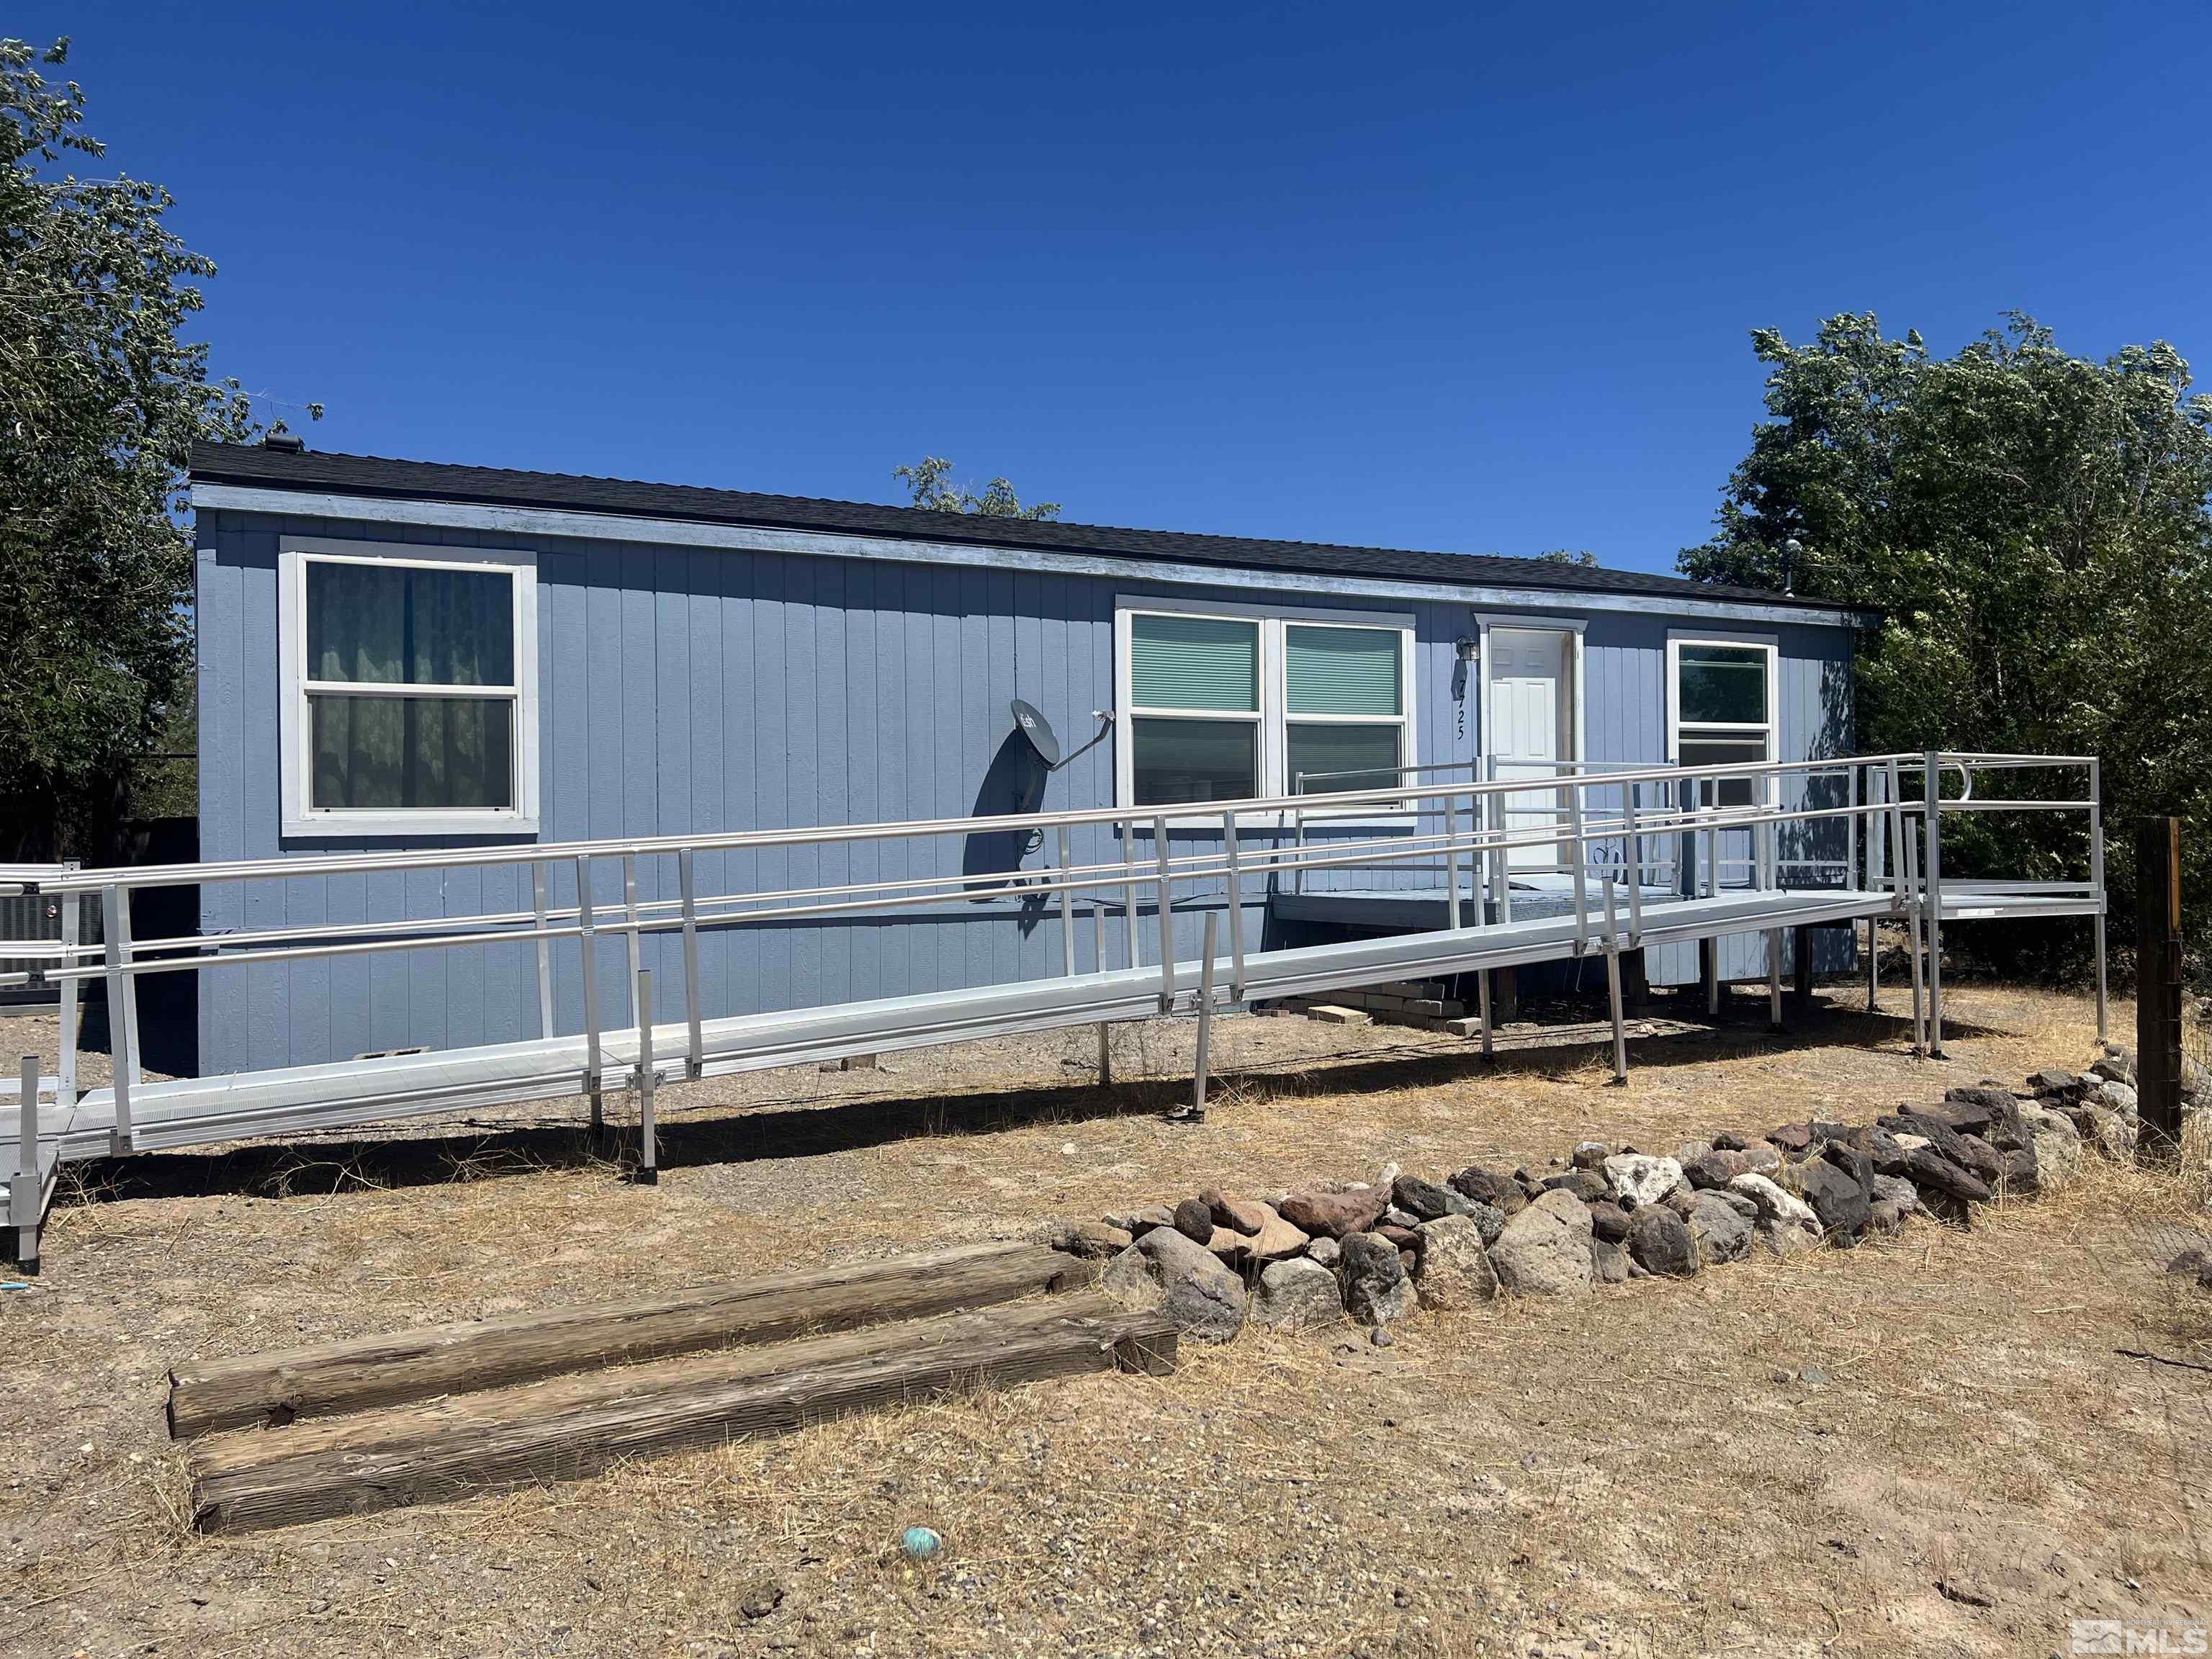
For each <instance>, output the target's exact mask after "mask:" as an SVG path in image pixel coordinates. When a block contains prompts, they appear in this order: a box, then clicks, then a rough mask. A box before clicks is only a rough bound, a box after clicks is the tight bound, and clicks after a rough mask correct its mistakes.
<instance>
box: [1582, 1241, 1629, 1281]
mask: <svg viewBox="0 0 2212 1659" xmlns="http://www.w3.org/2000/svg"><path fill="white" fill-rule="evenodd" d="M1590 1273H1591V1276H1592V1277H1593V1278H1595V1279H1596V1280H1597V1282H1598V1283H1599V1284H1601V1285H1626V1283H1628V1278H1629V1267H1628V1252H1627V1251H1626V1250H1625V1249H1622V1248H1621V1247H1620V1245H1618V1244H1616V1243H1613V1241H1612V1240H1611V1239H1609V1238H1593V1239H1591V1240H1590Z"/></svg>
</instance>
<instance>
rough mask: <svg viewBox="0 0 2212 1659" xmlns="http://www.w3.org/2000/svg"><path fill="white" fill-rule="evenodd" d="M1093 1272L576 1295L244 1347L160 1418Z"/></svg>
mask: <svg viewBox="0 0 2212 1659" xmlns="http://www.w3.org/2000/svg"><path fill="white" fill-rule="evenodd" d="M1096 1274H1097V1267H1096V1265H1095V1264H1091V1263H1086V1262H1083V1261H1077V1260H1076V1259H1075V1258H1074V1257H1073V1256H1070V1255H1065V1254H1063V1253H1061V1252H1060V1251H1058V1250H1054V1249H1047V1248H1045V1247H1044V1246H1042V1245H1036V1244H969V1245H962V1246H959V1247H957V1249H949V1250H938V1251H933V1252H930V1253H928V1254H926V1255H906V1256H896V1257H893V1258H891V1259H890V1260H888V1261H861V1262H853V1263H849V1264H847V1265H845V1266H842V1267H829V1268H823V1269H817V1270H814V1271H811V1272H807V1273H781V1274H778V1275H776V1276H775V1277H773V1278H768V1279H748V1280H743V1281H739V1282H738V1283H735V1284H730V1285H711V1286H708V1287H706V1288H703V1289H700V1290H695V1291H684V1292H683V1293H681V1294H678V1295H676V1296H670V1297H646V1298H641V1299H638V1300H635V1301H626V1302H598V1303H583V1304H577V1305H575V1306H573V1307H565V1308H549V1309H545V1310H539V1311H536V1312H532V1313H526V1314H508V1315H502V1316H499V1317H496V1318H492V1319H479V1320H472V1321H470V1322H465V1323H462V1324H454V1325H435V1326H430V1327H427V1328H423V1329H422V1330H414V1331H396V1332H392V1333H390V1334H384V1335H377V1336H366V1337H356V1338H351V1339H348V1340H343V1341H337V1342H326V1343H319V1344H317V1345H314V1346H308V1347H301V1348H291V1349H287V1350H283V1351H279V1352H270V1353H258V1354H245V1355H241V1356H240V1357H239V1358H234V1359H217V1360H212V1361H209V1362H206V1363H204V1364H191V1365H187V1366H179V1368H177V1369H176V1370H173V1371H172V1372H171V1373H170V1376H169V1432H170V1433H171V1434H172V1435H173V1436H174V1437H177V1438H179V1439H185V1438H189V1437H191V1436H194V1435H200V1434H206V1433H210V1432H211V1431H216V1430H219V1429H228V1428H236V1427H239V1426H240V1425H245V1424H248V1423H267V1424H283V1423H289V1422H291V1421H292V1420H293V1419H295V1418H302V1417H319V1416H324V1415H327V1414H329V1413H334V1412H349V1411H359V1410H361V1409H362V1408H363V1407H370V1406H385V1405H392V1404H395V1403H397V1402H398V1401H407V1400H427V1399H429V1398H431V1397H432V1396H434V1395H441V1394H454V1393H462V1392H465V1391H467V1390H470V1389H489V1388H496V1387H500V1386H502V1385H504V1384H507V1383H520V1382H526V1381H528V1380H529V1379H531V1378H532V1377H538V1376H550V1375H552V1374H553V1373H555V1372H558V1371H570V1370H583V1369H586V1368H589V1367H592V1366H597V1365H608V1364H617V1363H622V1362H627V1361H632V1360H639V1359H648V1358H655V1357H658V1356H662V1355H668V1354H678V1353H688V1352H694V1351H696V1350H698V1349H701V1348H712V1347H720V1346H726V1345H729V1344H733V1343H760V1342H776V1341H781V1340H784V1339H785V1338H787V1337H792V1336H797V1335H800V1334H805V1333H807V1332H811V1331H823V1330H842V1329H845V1328H850V1327H853V1326H857V1325H865V1324H871V1323H874V1322H878V1321H882V1320H893V1319H915V1318H921V1317H923V1316H927V1315H931V1314H939V1313H945V1312H948V1311H950V1310H953V1309H956V1308H976V1307H987V1306H990V1305H992V1304H996V1303H1000V1302H1011V1301H1013V1300H1015V1299H1017V1298H1018V1297H1025V1296H1032V1295H1035V1294H1036V1293H1037V1292H1038V1291H1053V1290H1062V1289H1067V1288H1071V1287H1073V1286H1074V1285H1082V1284H1087V1283H1089V1282H1090V1280H1091V1279H1092V1278H1093V1277H1095V1276H1096Z"/></svg>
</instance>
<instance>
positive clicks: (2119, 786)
mask: <svg viewBox="0 0 2212 1659" xmlns="http://www.w3.org/2000/svg"><path fill="white" fill-rule="evenodd" d="M1752 344H1753V349H1754V350H1755V351H1756V352H1757V354H1758V356H1759V361H1760V362H1764V363H1765V364H1766V365H1767V366H1768V376H1767V381H1766V390H1765V403H1766V408H1767V410H1768V413H1769V414H1770V415H1771V416H1772V418H1771V420H1769V421H1766V422H1762V423H1761V424H1760V425H1759V426H1758V427H1757V428H1754V429H1753V435H1752V444H1751V452H1750V453H1749V454H1748V455H1747V457H1746V458H1745V459H1744V460H1743V461H1742V462H1741V464H1740V465H1738V466H1737V467H1736V468H1735V471H1734V472H1733V473H1732V474H1730V476H1729V482H1728V485H1727V487H1726V489H1724V491H1723V495H1722V501H1721V507H1720V512H1719V514H1718V519H1717V526H1716V533H1715V534H1714V536H1713V537H1712V538H1711V540H1709V541H1707V542H1705V544H1702V545H1700V546H1697V547H1692V548H1689V549H1686V550H1684V551H1683V553H1682V555H1681V556H1680V561H1679V563H1680V568H1681V569H1682V571H1683V572H1684V573H1685V574H1688V575H1691V576H1694V577H1699V578H1702V579H1705V580H1711V581H1718V582H1733V583H1740V584H1744V585H1748V586H1760V587H1769V588H1773V587H1779V586H1782V585H1783V580H1782V578H1783V557H1784V551H1783V550H1784V544H1785V543H1787V542H1789V541H1791V540H1795V541H1796V542H1797V543H1798V544H1799V550H1798V551H1797V552H1796V556H1795V569H1794V573H1793V574H1794V578H1795V587H1796V592H1799V593H1801V594H1803V595H1805V596H1806V597H1808V598H1814V599H1841V600H1848V601H1851V602H1853V603H1857V604H1863V605H1869V606H1872V607H1875V608H1877V609H1878V610H1879V611H1881V623H1880V624H1879V625H1878V626H1877V627H1875V628H1874V629H1870V630H1868V631H1867V632H1866V633H1865V634H1863V636H1862V638H1861V641H1860V652H1859V659H1858V664H1857V722H1858V732H1857V746H1858V747H1860V748H1861V749H1863V750H1875V751H1886V750H1906V751H1913V750H1921V749H1923V748H1928V747H1942V748H1956V749H1968V750H2011V751H2030V750H2033V751H2040V752H2056V753H2063V754H2093V755H2097V756H2099V757H2101V758H2102V759H2103V762H2104V787H2105V799H2106V822H2107V823H2108V824H2109V825H2111V826H2112V827H2113V829H2115V831H2116V832H2118V833H2115V834H2114V835H2112V836H2110V837H2109V839H2110V841H2111V842H2112V854H2113V856H2112V860H2111V865H2110V870H2111V873H2112V877H2113V878H2114V882H2115V886H2116V889H2117V891H2116V894H2115V899H2116V905H2115V908H2116V910H2118V909H2120V908H2123V907H2124V906H2126V905H2129V904H2131V902H2132V895H2131V888H2130V881H2129V874H2130V872H2129V869H2128V860H2127V858H2126V856H2125V854H2126V847H2127V842H2128V837H2127V836H2126V834H2125V833H2124V826H2125V823H2126V821H2127V820H2128V819H2129V818H2130V817H2132V816H2134V815H2136V814H2141V813H2152V812H2160V813H2163V812H2175V813H2180V814H2184V815H2187V816H2190V817H2194V818H2195V819H2196V820H2197V823H2198V825H2199V826H2200V828H2199V830H2198V832H2197V834H2196V835H2195V836H2192V838H2191V866H2190V868H2189V870H2188V872H2187V880H2188V889H2187V890H2188V891H2189V892H2190V893H2191V895H2192V896H2193V897H2194V900H2195V907H2194V908H2196V911H2197V915H2212V885H2208V884H2212V852H2208V848H2212V834H2208V833H2205V831H2206V829H2212V514H2208V506H2207V504H2208V500H2212V399H2208V398H2204V397H2202V396H2192V395H2191V392H2190V386H2191V380H2190V373H2189V365H2188V364H2187V363H2186V362H2184V361H2183V360H2182V358H2181V356H2180V355H2179V353H2178V352H2176V351H2175V350H2174V349H2173V348H2172V346H2170V345H2168V344H2166V343H2165V342H2164V341H2154V342H2153V343H2151V344H2148V345H2135V346H2129V347H2126V348H2124V349H2122V350H2120V351H2118V352H2117V353H2115V354H2114V355H2113V356H2111V357H2109V358H2107V359H2106V360H2104V361H2103V362H2096V361H2093V360H2091V359H2088V358H2084V357H2078V356H2073V355H2071V354H2069V353H2068V352H2066V351H2063V350H2062V349H2059V347H2058V346H2057V343H2056V342H2055V341H2054V339H2053V338H2052V336H2051V331H2050V330H2048V329H2046V328H2045V327H2043V326H2042V325H2039V324H2038V323H2037V322H2035V321H2034V319H2032V318H2030V317H2027V316H2025V315H2022V314H2021V313H2008V316H2007V319H2006V323H2005V325H2004V327H2003V328H2002V329H2000V330H1995V331H1990V332H1989V333H1987V334H1984V336H1982V337H1980V338H1978V339H1977V340H1975V341H1973V342H1972V343H1970V344H1969V345H1967V346H1966V348H1965V349H1962V350H1961V351H1960V352H1959V353H1958V354H1957V356H1953V357H1949V358H1937V357H1933V356H1930V355H1929V351H1928V349H1927V348H1926V346H1925V344H1924V343H1923V342H1922V340H1921V338H1920V336H1919V335H1918V334H1917V332H1908V333H1907V334H1906V335H1905V337H1904V338H1903V339H1901V340H1895V339H1890V338H1887V337H1885V336H1884V335H1883V333H1882V331H1881V327H1880V325H1879V324H1878V323H1877V321H1876V319H1875V318H1874V317H1873V316H1872V315H1865V316H1854V315H1844V316H1839V317H1836V318H1832V319H1830V320H1829V321H1827V322H1826V323H1825V324H1823V325H1821V327H1820V331H1819V332H1818V333H1817V335H1816V336H1815V337H1814V339H1813V340H1812V341H1811V342H1810V343H1802V344H1800V343H1793V342H1791V341H1790V340H1787V339H1785V338H1784V337H1783V336H1782V335H1781V334H1780V333H1779V332H1778V331H1774V330H1771V329H1760V330H1758V331H1755V332H1754V333H1753V336H1752ZM2022 781H2026V777H2025V775H2023V779H2022ZM2039 817H2040V821H2039V822H2037V823H2022V822H2021V820H2020V819H2019V818H2017V817H2005V818H2000V817H1996V816H1994V815H1992V816H1991V817H1988V818H1980V819H1975V820H1972V821H1970V822H1966V823H1960V828H1959V831H1958V846H1959V848H1960V857H1961V858H1963V859H1967V860H1984V861H1986V862H1987V864H1988V865H1989V866H1990V867H1991V869H1992V871H1994V869H1995V866H1997V865H1998V864H2000V863H2006V862H2009V863H2011V864H2013V865H2014V866H2015V868H2016V869H2019V870H2020V872H2021V873H2025V874H2031V875H2045V876H2050V877H2057V876H2060V875H2062V874H2064V873H2067V872H2069V871H2071V872H2079V871H2080V870H2081V867H2082V866H2081V860H2082V858H2083V855H2084V849H2083V848H2082V846H2081V842H2080V840H2079V837H2078V836H2075V837H2074V838H2073V839H2071V840H2070V841H2069V839H2067V837H2066V836H2065V835H2064V834H2063V831H2062V829H2061V824H2062V823H2063V820H2062V819H2061V818H2060V817H2058V816H2057V815H2039ZM1954 822H1955V820H1947V822H1946V826H1945V829H1946V837H1945V844H1946V867H1947V868H1948V867H1954V866H1953V865H1952V862H1951V858H1952V855H1951V851H1950V849H1951V848H1952V846H1953V844H1954V843H1953V827H1952V826H1953V823H1954ZM1957 867H1961V868H1971V867H1972V866H1970V865H1962V866H1957ZM2118 931H2119V932H2120V933H2121V935H2122V936H2123V937H2124V932H2125V930H2124V927H2123V928H2122V929H2120V930H2118ZM1961 933H1962V934H1963V935H1965V937H1964V939H1962V941H1961V942H1962V943H1963V944H1964V945H1966V947H1967V948H1970V949H1971V948H1973V947H1974V945H1975V944H1976V941H1977V938H1979V939H1986V940H1988V941H1989V942H1990V945H1991V946H1992V947H1993V949H1994V950H1996V951H2004V952H2006V953H2008V954H2010V955H2012V956H2013V957H2014V959H2015V960H2017V959H2019V953H2020V952H2021V951H2027V950H2029V949H2033V943H2032V940H2031V938H2030V936H2029V935H2027V934H2026V933H2022V934H2021V935H2019V936H2017V937H2013V938H2008V937H2005V936H2003V935H2002V934H1992V933H1988V932H1983V933H1979V934H1977V932H1976V930H1974V929H1962V930H1961ZM2046 937H2047V934H2046Z"/></svg>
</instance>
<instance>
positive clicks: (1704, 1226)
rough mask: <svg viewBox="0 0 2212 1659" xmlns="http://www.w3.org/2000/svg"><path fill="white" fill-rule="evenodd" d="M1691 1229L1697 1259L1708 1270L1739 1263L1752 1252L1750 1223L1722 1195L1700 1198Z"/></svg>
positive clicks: (1710, 1193) (1705, 1193) (1706, 1194)
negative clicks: (1746, 1254) (1735, 1262)
mask: <svg viewBox="0 0 2212 1659" xmlns="http://www.w3.org/2000/svg"><path fill="white" fill-rule="evenodd" d="M1689 1226H1690V1237H1691V1238H1692V1240H1693V1241H1695V1243H1696V1244H1697V1247H1698V1259H1699V1261H1702V1262H1703V1263H1705V1266H1706V1267H1712V1266H1713V1265H1714V1264H1716V1263H1717V1262H1722V1261H1739V1260H1741V1257H1742V1255H1743V1254H1744V1252H1745V1251H1746V1250H1747V1249H1750V1248H1751V1223H1750V1222H1749V1221H1747V1219H1745V1218H1744V1217H1743V1216H1742V1215H1741V1214H1740V1213H1739V1212H1737V1210H1736V1207H1735V1205H1733V1204H1731V1203H1729V1201H1728V1200H1727V1198H1725V1197H1724V1196H1723V1195H1722V1194H1719V1193H1717V1192H1703V1193H1699V1194H1698V1207H1697V1211H1696V1212H1695V1213H1694V1214H1692V1216H1691V1217H1690V1222H1689Z"/></svg>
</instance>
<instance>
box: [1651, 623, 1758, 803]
mask: <svg viewBox="0 0 2212 1659" xmlns="http://www.w3.org/2000/svg"><path fill="white" fill-rule="evenodd" d="M1667 655H1668V678H1669V680H1670V681H1671V683H1672V693H1673V694H1672V696H1671V697H1670V698H1669V706H1670V708H1671V711H1672V714H1673V730H1672V732H1670V734H1669V735H1670V737H1671V738H1672V740H1673V743H1672V746H1673V748H1674V753H1675V755H1676V757H1678V763H1679V764H1680V765H1683V766H1725V765H1729V764H1732V763H1740V762H1741V763H1761V762H1766V761H1771V760H1773V759H1774V758H1775V739H1776V724H1777V722H1776V717H1775V696H1774V666H1775V655H1776V652H1775V647H1774V646H1773V645H1772V644H1771V643H1770V642H1766V641H1755V640H1729V639H1691V638H1679V637H1678V638H1671V639H1669V640H1668V642H1667ZM1764 798H1765V791H1764V790H1763V789H1757V788H1754V787H1753V781H1752V780H1751V779H1749V778H1725V779H1718V780H1708V781H1706V782H1705V784H1703V785H1702V786H1700V787H1699V805H1705V806H1715V805H1718V806H1749V805H1752V804H1753V800H1754V799H1764Z"/></svg>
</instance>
